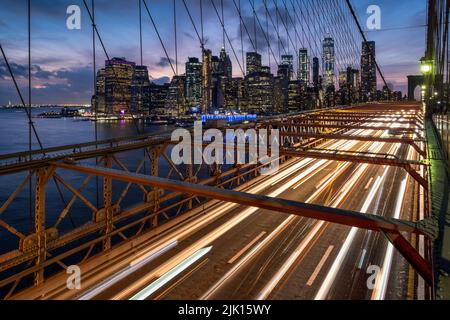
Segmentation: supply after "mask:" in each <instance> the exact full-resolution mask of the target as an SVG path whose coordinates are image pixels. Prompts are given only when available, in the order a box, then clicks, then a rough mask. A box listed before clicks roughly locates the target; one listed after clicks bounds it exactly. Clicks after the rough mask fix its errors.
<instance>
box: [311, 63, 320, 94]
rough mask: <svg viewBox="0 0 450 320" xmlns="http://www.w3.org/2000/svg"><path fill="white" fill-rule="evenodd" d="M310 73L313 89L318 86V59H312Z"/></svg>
mask: <svg viewBox="0 0 450 320" xmlns="http://www.w3.org/2000/svg"><path fill="white" fill-rule="evenodd" d="M312 73H313V77H312V78H313V79H312V80H313V85H314V87H318V86H319V58H317V57H314V58H313V65H312Z"/></svg>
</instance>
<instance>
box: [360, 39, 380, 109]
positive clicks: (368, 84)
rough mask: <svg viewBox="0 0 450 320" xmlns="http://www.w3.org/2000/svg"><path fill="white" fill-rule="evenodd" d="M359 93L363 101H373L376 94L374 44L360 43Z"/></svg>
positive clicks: (371, 42)
mask: <svg viewBox="0 0 450 320" xmlns="http://www.w3.org/2000/svg"><path fill="white" fill-rule="evenodd" d="M361 93H362V98H363V99H364V100H365V101H372V100H374V99H375V96H376V93H377V69H376V63H375V42H374V41H368V42H363V43H362V54H361Z"/></svg>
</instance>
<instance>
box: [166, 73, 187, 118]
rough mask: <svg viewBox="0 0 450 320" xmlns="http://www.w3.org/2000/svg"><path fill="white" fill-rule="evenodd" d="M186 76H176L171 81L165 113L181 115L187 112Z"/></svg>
mask: <svg viewBox="0 0 450 320" xmlns="http://www.w3.org/2000/svg"><path fill="white" fill-rule="evenodd" d="M185 81H186V77H185V76H174V77H173V78H172V81H171V82H170V85H169V89H168V92H167V97H166V103H165V106H164V108H165V114H168V115H171V116H181V115H184V114H185V113H186V109H185V99H184V88H185Z"/></svg>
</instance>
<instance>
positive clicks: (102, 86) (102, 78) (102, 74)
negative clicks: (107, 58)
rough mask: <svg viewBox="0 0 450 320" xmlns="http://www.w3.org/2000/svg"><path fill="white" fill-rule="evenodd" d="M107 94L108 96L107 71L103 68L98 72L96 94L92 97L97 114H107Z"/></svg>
mask: <svg viewBox="0 0 450 320" xmlns="http://www.w3.org/2000/svg"><path fill="white" fill-rule="evenodd" d="M105 94H106V70H105V68H102V69H100V70H98V71H97V77H96V83H95V94H94V96H93V97H92V106H93V108H94V111H97V113H105V112H106V103H105Z"/></svg>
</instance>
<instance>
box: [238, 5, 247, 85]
mask: <svg viewBox="0 0 450 320" xmlns="http://www.w3.org/2000/svg"><path fill="white" fill-rule="evenodd" d="M241 9H242V8H241V0H239V17H240V18H239V24H240V29H241V30H240V31H241V55H242V66H243V67H244V76H245V74H246V70H247V69H246V68H247V66H246V63H245V54H244V30H243V27H244V26H243V21H242V16H241Z"/></svg>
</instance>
